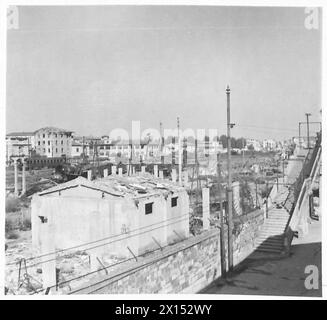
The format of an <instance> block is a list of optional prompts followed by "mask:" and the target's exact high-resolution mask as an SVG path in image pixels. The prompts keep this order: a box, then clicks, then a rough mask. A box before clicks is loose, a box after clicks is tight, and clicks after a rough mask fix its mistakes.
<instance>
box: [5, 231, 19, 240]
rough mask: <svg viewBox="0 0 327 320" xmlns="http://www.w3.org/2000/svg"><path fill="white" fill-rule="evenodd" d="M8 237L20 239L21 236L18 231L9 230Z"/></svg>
mask: <svg viewBox="0 0 327 320" xmlns="http://www.w3.org/2000/svg"><path fill="white" fill-rule="evenodd" d="M6 238H7V239H12V240H13V239H18V238H19V234H18V232H17V231H14V230H11V231H9V232H7V233H6Z"/></svg>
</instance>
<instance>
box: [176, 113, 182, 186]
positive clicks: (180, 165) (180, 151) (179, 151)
mask: <svg viewBox="0 0 327 320" xmlns="http://www.w3.org/2000/svg"><path fill="white" fill-rule="evenodd" d="M177 129H178V183H179V185H180V186H181V185H182V148H181V134H180V127H179V117H177Z"/></svg>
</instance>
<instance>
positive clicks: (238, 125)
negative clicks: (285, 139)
mask: <svg viewBox="0 0 327 320" xmlns="http://www.w3.org/2000/svg"><path fill="white" fill-rule="evenodd" d="M237 127H241V128H257V129H265V131H267V130H266V129H268V130H276V131H290V132H295V131H296V132H297V130H296V129H287V128H273V127H266V126H264V127H263V126H253V125H241V124H237Z"/></svg>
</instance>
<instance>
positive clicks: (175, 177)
mask: <svg viewBox="0 0 327 320" xmlns="http://www.w3.org/2000/svg"><path fill="white" fill-rule="evenodd" d="M176 179H177V174H176V169H172V170H171V180H172V181H173V182H176Z"/></svg>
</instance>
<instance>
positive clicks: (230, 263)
mask: <svg viewBox="0 0 327 320" xmlns="http://www.w3.org/2000/svg"><path fill="white" fill-rule="evenodd" d="M226 95H227V171H228V184H227V202H228V270H229V271H232V270H233V194H232V192H233V190H232V172H231V135H230V129H231V128H232V127H233V126H234V124H232V123H230V89H229V86H227V88H226Z"/></svg>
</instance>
